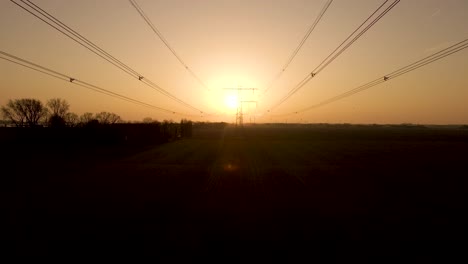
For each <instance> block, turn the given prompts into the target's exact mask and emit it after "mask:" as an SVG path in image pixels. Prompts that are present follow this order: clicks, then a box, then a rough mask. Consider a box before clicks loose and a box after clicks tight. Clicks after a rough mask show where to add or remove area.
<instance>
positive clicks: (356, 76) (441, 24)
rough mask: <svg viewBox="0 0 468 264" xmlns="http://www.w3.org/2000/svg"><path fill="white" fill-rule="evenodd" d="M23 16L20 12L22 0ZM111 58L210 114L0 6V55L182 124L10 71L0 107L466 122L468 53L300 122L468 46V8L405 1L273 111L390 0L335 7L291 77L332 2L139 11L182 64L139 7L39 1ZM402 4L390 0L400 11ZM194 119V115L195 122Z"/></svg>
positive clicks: (190, 0)
mask: <svg viewBox="0 0 468 264" xmlns="http://www.w3.org/2000/svg"><path fill="white" fill-rule="evenodd" d="M15 1H16V2H18V3H19V4H23V3H21V1H20V0H15ZM31 1H32V2H33V3H35V4H36V5H38V6H40V7H41V8H42V9H44V10H45V11H47V12H48V13H50V14H51V15H53V16H55V17H56V18H58V19H59V20H61V21H62V22H63V23H65V24H66V25H67V26H69V27H70V28H72V29H74V30H75V31H77V32H78V33H80V34H81V35H83V36H84V37H86V38H87V39H89V40H90V41H92V42H94V43H95V44H97V45H98V46H99V47H100V48H102V49H103V50H105V51H106V52H108V53H109V54H111V55H112V56H114V57H116V58H117V59H119V60H120V61H122V62H124V63H125V64H126V65H128V66H130V67H131V68H132V69H134V70H136V71H137V72H139V73H141V75H142V76H144V78H146V79H148V80H151V81H152V82H154V83H155V84H157V85H158V86H160V87H162V88H163V89H165V90H167V91H168V92H170V93H171V94H173V95H174V96H176V97H177V98H179V99H180V100H182V101H184V102H186V103H188V104H190V105H192V106H194V107H195V108H197V109H200V110H201V111H203V114H202V113H200V112H197V111H194V110H193V109H190V108H187V107H186V106H184V105H182V104H180V103H178V102H176V101H174V100H172V99H170V98H168V97H166V96H164V95H162V94H161V93H159V92H157V91H155V90H153V89H151V88H150V87H148V86H146V85H144V84H142V82H140V81H138V79H135V78H132V77H131V76H129V75H128V74H126V73H125V72H123V71H122V70H120V69H118V68H116V67H115V66H114V65H112V64H110V63H108V62H107V61H105V60H104V59H102V58H100V57H99V56H97V55H96V54H94V53H92V52H90V51H89V50H87V49H86V48H84V47H82V46H80V45H79V44H77V43H76V42H74V41H72V40H71V39H69V38H68V37H66V36H64V35H63V34H61V33H60V32H58V31H57V30H55V29H53V28H52V27H50V26H49V25H47V24H45V23H44V22H42V21H40V20H39V19H37V18H36V17H34V16H33V15H31V14H29V13H28V12H26V11H25V10H23V9H21V8H20V7H18V6H17V5H15V4H14V3H13V2H11V1H9V0H0V35H1V40H0V51H3V52H6V53H9V54H13V55H15V56H18V57H20V58H23V59H26V60H28V61H31V62H34V63H37V64H39V65H41V66H44V67H47V68H50V69H53V70H55V71H58V72H60V73H63V74H66V75H69V76H73V77H74V78H76V79H79V80H82V81H85V82H88V83H91V84H94V85H96V86H99V87H102V88H104V89H107V90H111V91H113V92H115V93H119V94H122V95H125V96H127V97H131V98H133V99H136V100H139V101H142V102H145V103H148V104H151V105H155V106H158V107H161V108H164V109H169V110H171V111H175V112H177V114H169V113H166V112H161V111H157V110H154V109H151V108H147V107H143V106H140V105H136V104H132V103H129V102H126V101H122V100H120V99H116V98H113V97H109V96H106V95H103V94H100V93H96V92H94V91H91V90H88V89H85V88H83V87H80V86H77V85H74V84H73V83H70V82H64V81H61V80H58V79H55V78H52V77H50V76H47V75H44V74H42V73H38V72H35V71H32V70H30V69H26V68H24V67H21V66H18V65H16V64H13V63H10V62H8V61H5V60H1V59H0V105H5V104H6V103H7V101H8V100H9V99H17V98H36V99H40V100H42V101H43V102H45V101H46V100H47V99H50V98H57V97H58V98H63V99H65V100H67V101H68V102H69V103H70V105H71V109H70V110H71V111H72V112H75V113H77V114H82V113H84V112H94V113H96V112H101V111H108V112H114V113H117V114H119V115H120V116H121V117H122V119H124V120H142V119H143V118H145V117H151V118H153V119H158V120H164V119H173V120H180V119H181V118H189V119H192V120H196V121H226V122H234V121H235V112H236V100H239V98H237V97H236V96H237V95H238V94H237V92H235V91H233V90H225V89H223V88H236V87H242V88H256V89H258V90H255V91H254V92H253V91H249V90H246V91H243V92H242V94H241V95H242V100H246V101H256V102H257V104H255V103H245V104H244V107H243V108H244V112H245V114H246V115H245V120H246V121H247V122H249V121H250V120H254V119H255V121H256V122H303V123H305V122H309V123H324V122H329V123H415V124H466V123H468V100H467V99H468V71H467V69H468V49H464V50H462V51H460V52H458V53H455V54H453V55H450V56H448V57H446V58H444V59H441V60H439V61H437V62H434V63H431V64H429V65H427V66H424V67H422V68H419V69H417V70H415V71H412V72H410V73H407V74H405V75H402V76H401V77H398V78H395V79H391V80H389V81H387V82H385V83H382V84H380V85H377V86H375V87H372V88H370V89H369V90H366V91H363V92H361V93H358V94H356V95H353V96H351V97H348V98H345V99H343V100H340V101H336V102H334V103H331V104H328V105H325V106H322V107H318V108H314V109H312V110H310V111H306V112H300V113H297V114H292V115H284V114H287V113H293V112H295V111H298V110H300V109H304V108H306V107H308V106H311V105H314V104H317V103H320V102H322V101H323V100H326V99H328V98H330V97H333V96H336V95H338V94H340V93H343V92H346V91H348V90H351V89H353V88H356V87H358V86H359V85H362V84H365V83H367V82H369V81H372V80H374V79H376V78H379V77H381V76H384V75H385V74H388V73H390V72H392V71H394V70H396V69H399V68H401V67H403V66H406V65H408V64H410V63H413V62H415V61H417V60H419V59H422V58H424V57H425V56H428V55H430V54H431V53H435V52H437V51H439V50H441V49H443V48H446V47H448V46H450V45H453V44H455V43H457V42H460V41H463V40H465V39H466V38H468V26H467V25H468V15H467V13H468V1H466V0H402V1H400V2H399V3H398V4H397V5H396V6H395V7H394V8H393V9H392V10H390V11H389V12H388V14H386V15H385V16H384V17H383V18H382V19H380V20H379V21H378V22H377V23H376V24H375V25H374V26H373V27H372V28H370V29H369V31H367V32H366V33H365V34H364V35H363V36H362V37H361V38H359V39H358V40H357V41H356V42H355V43H353V44H352V45H351V46H350V47H349V48H348V49H347V50H346V51H345V52H344V53H343V54H341V55H340V56H339V57H337V59H336V60H334V61H333V62H332V63H330V64H329V65H328V66H327V67H326V68H325V69H324V70H323V71H322V72H321V73H320V74H318V75H317V76H316V77H314V78H313V79H312V80H311V81H310V82H308V83H307V84H306V85H305V86H304V87H302V89H300V90H299V91H298V92H297V93H295V94H294V95H293V96H291V97H290V98H289V99H288V100H286V101H285V102H284V103H282V104H281V105H279V106H278V107H276V108H274V110H272V111H270V112H268V110H270V108H271V107H272V105H274V104H275V103H276V102H277V101H278V100H280V99H281V98H282V97H284V96H285V95H286V94H287V93H288V92H289V91H290V90H291V89H293V88H294V87H295V86H296V84H298V83H299V82H300V81H301V80H302V79H303V78H304V77H306V76H307V75H308V74H310V73H311V71H312V70H313V69H314V68H315V67H316V66H317V65H318V64H319V63H320V62H321V61H322V60H323V59H325V58H326V57H327V56H328V55H329V54H330V53H331V52H332V51H333V50H334V49H335V48H336V47H337V46H338V45H339V44H340V43H341V42H342V41H343V40H344V39H345V38H346V37H347V36H348V35H349V34H351V32H353V31H354V30H355V29H356V28H357V27H358V26H359V25H360V24H361V23H362V22H363V21H364V20H365V19H366V18H367V17H368V16H369V15H370V14H371V13H372V12H374V10H376V9H377V7H379V6H380V5H381V4H382V3H383V2H384V1H383V0H353V1H348V0H335V1H333V2H332V3H331V5H330V7H329V8H328V9H327V11H326V12H325V14H324V16H323V18H322V19H321V20H320V22H319V23H318V24H317V26H316V28H315V29H314V31H313V32H312V33H311V34H310V36H309V37H308V39H307V40H306V42H305V43H304V45H303V46H302V48H301V49H300V50H299V52H298V53H297V55H296V56H295V58H294V60H292V62H291V63H290V64H289V66H288V67H287V69H286V70H285V71H284V73H283V74H282V75H281V76H280V77H279V78H278V79H277V80H275V81H273V83H272V86H271V89H269V90H268V92H267V93H264V91H265V89H267V87H268V86H269V84H270V83H271V82H272V80H274V78H275V76H276V75H277V74H278V73H279V72H281V70H282V67H283V65H284V64H285V63H286V61H287V60H288V58H289V57H290V56H291V54H292V52H293V51H294V50H295V49H296V47H297V46H298V44H299V43H300V42H301V40H302V39H303V37H304V35H305V34H306V32H307V30H308V29H309V28H310V26H311V25H312V24H313V22H314V21H315V19H316V18H317V16H318V14H319V13H320V11H321V10H322V8H323V6H324V4H325V3H326V2H327V0H302V1H296V0H281V1H280V0H278V1H273V0H261V1H260V0H244V1H233V0H231V1H228V0H200V1H194V0H185V1H182V0H164V1H152V0H151V1H150V0H136V2H137V3H138V4H139V5H140V7H141V8H142V10H143V11H144V12H145V13H146V15H147V16H148V17H149V19H150V20H151V21H152V23H153V24H154V25H155V26H156V27H157V29H158V30H159V32H160V33H161V34H162V35H163V36H164V38H165V39H166V41H167V42H168V43H169V45H170V46H171V48H172V49H173V50H174V51H175V52H176V53H177V55H178V56H179V57H180V58H181V59H182V60H183V61H184V62H185V63H186V65H187V66H188V67H189V69H190V70H191V71H192V72H193V73H194V74H195V75H196V76H197V77H198V78H199V79H200V80H201V81H202V82H203V83H205V84H206V86H207V88H208V89H206V88H205V87H203V86H202V85H201V84H200V82H198V81H197V80H196V78H195V77H194V76H193V75H191V74H190V72H189V71H187V70H186V69H185V67H184V66H183V65H182V64H181V63H180V62H179V61H178V59H177V58H176V57H175V56H174V55H173V53H171V51H170V50H169V49H168V48H167V47H166V46H165V45H164V43H163V42H162V41H161V39H160V38H159V37H158V36H157V35H156V34H155V33H154V32H153V31H152V30H151V28H150V27H149V26H148V24H146V22H145V21H144V20H143V19H142V17H141V16H140V15H139V14H138V12H137V11H136V9H135V8H134V7H133V6H132V4H131V3H130V2H129V1H128V0H80V1H72V0H31ZM390 2H393V1H389V3H390ZM184 114H187V115H184Z"/></svg>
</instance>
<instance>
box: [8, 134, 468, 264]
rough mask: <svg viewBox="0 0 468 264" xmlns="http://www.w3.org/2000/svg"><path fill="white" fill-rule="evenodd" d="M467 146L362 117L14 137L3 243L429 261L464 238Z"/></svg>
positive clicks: (48, 250)
mask: <svg viewBox="0 0 468 264" xmlns="http://www.w3.org/2000/svg"><path fill="white" fill-rule="evenodd" d="M467 150H468V130H466V129H461V128H456V127H455V128H437V127H435V128H432V127H429V128H427V127H399V126H357V125H349V126H346V125H335V126H333V125H252V126H246V127H244V128H236V127H234V126H201V125H200V126H196V127H194V130H193V137H191V138H187V139H182V140H174V141H171V142H168V143H165V144H160V145H148V146H144V147H141V146H140V147H138V148H125V149H122V148H121V147H119V146H101V147H99V148H97V147H96V148H84V147H81V148H78V149H77V147H76V146H75V147H67V146H66V145H54V146H42V145H40V144H36V145H34V144H33V145H19V146H9V147H7V148H6V149H4V150H3V154H2V155H3V156H2V163H3V165H2V170H3V171H4V172H6V173H2V176H1V177H2V180H1V181H2V189H1V191H2V207H3V209H4V211H6V212H7V215H8V218H7V221H8V223H7V226H9V227H10V228H8V230H7V231H6V234H5V235H4V236H3V237H4V239H3V240H4V241H3V242H4V243H5V246H4V247H3V248H4V249H8V250H9V251H10V252H16V253H19V254H31V255H42V254H52V255H57V254H91V253H99V254H111V255H120V254H127V253H128V254H132V255H134V254H148V255H154V256H157V257H160V258H169V259H171V260H173V261H174V260H179V259H180V260H182V259H190V260H197V259H206V258H207V257H211V256H214V255H222V256H224V257H227V258H228V259H230V260H233V261H243V262H245V260H246V259H245V258H244V257H246V256H254V257H253V258H250V257H249V258H248V261H256V260H259V261H273V260H278V259H284V260H291V259H292V260H294V259H295V258H297V259H299V258H301V257H304V256H305V257H308V258H310V259H320V258H324V259H331V260H334V259H336V260H342V261H343V260H346V259H348V258H349V257H350V256H360V255H364V256H366V257H367V258H370V259H373V258H374V257H375V259H374V260H377V259H379V258H380V257H382V256H385V257H389V256H399V255H400V254H406V253H410V252H411V253H412V254H413V255H414V256H416V257H418V258H421V257H422V258H424V257H428V256H431V255H432V254H434V253H435V252H436V251H437V250H440V246H441V245H442V244H445V243H442V242H441V241H446V242H447V241H456V240H464V239H466V227H465V222H466V218H465V216H464V214H463V211H465V210H466V183H467V182H466V175H468V167H467V164H468V156H467V155H466V153H467ZM415 244H417V245H418V246H415ZM454 244H455V245H458V243H454ZM460 246H461V245H460ZM450 250H451V251H457V250H458V249H457V248H456V247H452V248H451V249H450ZM446 253H448V252H446ZM255 257H257V258H255Z"/></svg>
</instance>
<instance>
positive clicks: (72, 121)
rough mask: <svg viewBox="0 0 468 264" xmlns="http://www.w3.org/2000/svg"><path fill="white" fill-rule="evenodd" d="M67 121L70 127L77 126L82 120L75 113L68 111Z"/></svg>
mask: <svg viewBox="0 0 468 264" xmlns="http://www.w3.org/2000/svg"><path fill="white" fill-rule="evenodd" d="M65 122H66V124H67V125H68V126H70V127H75V126H77V125H78V123H79V122H80V118H79V117H78V115H77V114H75V113H67V114H66V115H65Z"/></svg>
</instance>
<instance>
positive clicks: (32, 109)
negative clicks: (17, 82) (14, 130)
mask: <svg viewBox="0 0 468 264" xmlns="http://www.w3.org/2000/svg"><path fill="white" fill-rule="evenodd" d="M47 112H48V111H47V108H45V107H44V105H43V104H42V102H41V101H39V100H36V99H29V98H25V99H15V100H9V101H8V103H7V105H6V106H2V115H3V117H4V118H6V119H8V120H9V121H11V122H12V123H13V124H15V125H16V126H29V127H34V126H37V125H38V124H39V121H40V120H41V119H42V118H44V117H46V116H47Z"/></svg>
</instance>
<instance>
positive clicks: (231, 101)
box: [224, 95, 238, 109]
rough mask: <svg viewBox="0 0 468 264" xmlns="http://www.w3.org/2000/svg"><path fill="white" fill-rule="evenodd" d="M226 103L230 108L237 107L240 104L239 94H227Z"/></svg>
mask: <svg viewBox="0 0 468 264" xmlns="http://www.w3.org/2000/svg"><path fill="white" fill-rule="evenodd" d="M224 104H225V105H226V106H227V107H228V108H230V109H235V108H237V105H238V100H237V96H235V95H228V96H226V97H225V99H224Z"/></svg>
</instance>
